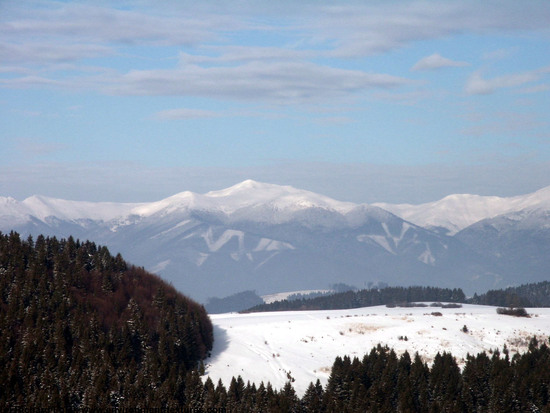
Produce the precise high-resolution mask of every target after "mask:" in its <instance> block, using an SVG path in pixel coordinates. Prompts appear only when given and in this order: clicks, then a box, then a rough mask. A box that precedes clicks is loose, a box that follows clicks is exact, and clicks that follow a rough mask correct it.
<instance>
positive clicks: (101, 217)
mask: <svg viewBox="0 0 550 413" xmlns="http://www.w3.org/2000/svg"><path fill="white" fill-rule="evenodd" d="M20 205H22V206H23V207H24V208H25V209H26V211H27V213H28V214H29V215H33V216H34V217H36V218H38V219H40V220H42V221H44V220H45V219H46V218H48V217H56V218H58V219H63V220H69V221H70V220H77V219H93V220H98V221H109V220H112V219H115V218H118V217H120V216H124V215H126V214H128V212H129V211H130V210H131V209H132V208H135V207H136V206H137V205H139V204H124V203H115V202H83V201H67V200H64V199H55V198H49V197H46V196H41V195H33V196H31V197H29V198H27V199H25V200H24V201H23V202H21V203H20Z"/></svg>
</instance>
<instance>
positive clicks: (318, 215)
mask: <svg viewBox="0 0 550 413" xmlns="http://www.w3.org/2000/svg"><path fill="white" fill-rule="evenodd" d="M549 216H550V187H548V188H544V189H541V190H540V191H537V192H535V193H532V194H528V195H523V196H518V197H511V198H500V197H482V196H477V195H450V196H447V197H445V198H443V199H442V200H440V201H436V202H433V203H427V204H422V205H391V204H373V205H367V204H355V203H351V202H341V201H337V200H334V199H331V198H329V197H327V196H324V195H320V194H316V193H313V192H310V191H305V190H301V189H296V188H294V187H291V186H281V185H274V184H268V183H261V182H256V181H253V180H246V181H244V182H241V183H239V184H237V185H234V186H232V187H229V188H226V189H222V190H217V191H211V192H207V193H205V194H197V193H193V192H189V191H186V192H181V193H179V194H176V195H173V196H171V197H168V198H165V199H163V200H160V201H157V202H150V203H133V204H132V203H129V204H118V203H108V202H100V203H94V202H77V201H67V200H59V199H54V198H48V197H44V196H33V197H30V198H27V199H25V200H24V201H22V202H19V201H16V200H14V199H13V198H0V231H3V232H8V231H11V230H16V231H18V232H19V233H21V234H24V235H37V234H40V233H42V234H45V235H55V236H58V237H68V236H69V235H72V236H74V237H77V238H81V239H90V240H93V241H95V242H98V243H101V244H103V245H106V246H108V247H109V249H110V250H112V251H115V252H121V253H122V254H123V255H124V256H125V257H127V259H128V260H130V261H131V262H133V263H134V264H136V265H141V266H144V267H145V268H147V269H148V270H151V271H153V272H157V273H158V274H159V275H161V276H162V277H163V278H165V279H166V280H168V281H170V282H172V284H173V285H174V286H175V287H176V288H178V289H179V290H181V291H182V292H184V293H186V294H188V295H190V296H192V297H193V298H195V299H197V300H202V301H204V300H205V299H206V298H208V297H211V296H226V295H230V294H233V293H236V292H239V291H243V290H250V289H255V290H257V292H258V293H261V294H267V293H273V292H279V291H284V290H286V291H292V290H304V289H325V288H327V287H329V286H330V285H331V284H335V283H346V284H351V285H355V286H357V287H365V286H368V285H370V283H375V282H377V281H384V282H386V283H390V284H401V285H428V284H429V285H436V286H442V287H461V288H463V289H464V290H465V291H466V292H467V293H473V292H475V291H477V292H482V291H484V290H486V289H489V288H496V287H502V286H507V285H513V284H518V283H525V282H534V281H540V280H542V279H546V277H547V268H548V264H549V262H548V259H547V257H548V256H550V254H549V252H550V225H549V224H550V221H549V218H548V217H549ZM510 246H513V250H511V247H510ZM510 256H512V257H513V258H514V261H513V265H512V264H511V263H510V260H509V259H508V258H506V257H510Z"/></svg>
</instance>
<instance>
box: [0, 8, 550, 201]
mask: <svg viewBox="0 0 550 413" xmlns="http://www.w3.org/2000/svg"><path fill="white" fill-rule="evenodd" d="M549 22H550V2H548V1H535V0H533V1H529V2H518V1H506V0H504V1H502V0H499V1H483V2H479V1H460V2H459V1H341V2H329V1H323V0H321V1H313V0H305V1H300V2H296V1H287V0H281V1H269V2H268V1H263V0H258V1H247V0H241V1H238V0H237V1H233V2H214V1H208V0H207V1H203V2H195V1H193V2H191V1H185V0H184V1H170V0H168V1H162V2H154V1H139V0H138V1H128V2H127V1H117V2H112V1H101V0H100V1H27V0H17V1H16V0H13V1H12V0H0V148H1V149H0V196H11V197H14V198H16V199H18V200H23V199H24V198H26V197H28V196H31V195H34V194H40V195H45V196H51V197H56V198H64V199H71V200H87V201H116V202H147V201H155V200H159V199H162V198H165V197H168V196H170V195H173V194H176V193H179V192H182V191H186V190H191V191H195V192H200V193H204V192H207V191H210V190H217V189H222V188H225V187H229V186H231V185H234V184H236V183H238V182H240V181H243V180H245V179H254V180H258V181H262V182H270V183H275V184H284V185H292V186H295V187H297V188H302V189H307V190H311V191H314V192H319V193H322V194H324V195H328V196H331V197H333V198H336V199H339V200H342V201H353V202H367V203H373V202H393V203H401V202H409V203H421V202H429V201H435V200H437V199H440V198H442V197H444V196H446V195H449V194H452V193H472V194H480V195H499V196H513V195H519V194H525V193H529V192H533V191H535V190H538V189H540V188H542V187H546V186H549V185H550V117H549V115H548V114H549V113H550V24H549Z"/></svg>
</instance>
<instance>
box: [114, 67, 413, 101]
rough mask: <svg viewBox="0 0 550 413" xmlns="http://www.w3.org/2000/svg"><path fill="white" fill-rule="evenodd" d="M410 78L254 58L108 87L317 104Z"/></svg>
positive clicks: (128, 77)
mask: <svg viewBox="0 0 550 413" xmlns="http://www.w3.org/2000/svg"><path fill="white" fill-rule="evenodd" d="M409 83H411V81H410V80H408V79H406V78H402V77H398V76H392V75H389V74H379V73H366V72H362V71H359V70H349V69H338V68H333V67H329V66H321V65H317V64H314V63H308V62H303V63H301V62H277V63H271V64H267V63H264V62H253V63H246V64H243V65H239V66H236V67H208V68H205V67H201V66H186V67H184V68H178V69H173V70H141V71H138V70H136V71H131V72H129V73H127V74H124V75H122V76H120V77H119V78H117V79H113V81H112V83H111V84H110V85H108V86H107V87H106V89H105V91H106V92H107V93H112V94H119V95H165V96H203V97H212V98H223V99H235V100H255V101H266V102H272V103H278V104H296V103H317V102H322V101H326V100H329V99H335V98H346V97H349V96H350V95H353V94H354V93H358V92H361V91H364V90H368V89H373V88H383V89H385V88H393V87H397V86H401V85H406V84H409Z"/></svg>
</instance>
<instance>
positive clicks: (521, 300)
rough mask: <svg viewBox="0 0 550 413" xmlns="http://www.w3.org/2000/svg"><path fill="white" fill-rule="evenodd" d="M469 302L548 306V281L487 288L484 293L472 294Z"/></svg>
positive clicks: (549, 297) (515, 305) (508, 305)
mask: <svg viewBox="0 0 550 413" xmlns="http://www.w3.org/2000/svg"><path fill="white" fill-rule="evenodd" d="M469 302H471V303H472V304H483V305H494V306H505V307H510V306H513V307H520V306H522V307H550V281H542V282H539V283H531V284H523V285H520V286H518V287H509V288H506V289H504V290H489V291H487V292H486V293H484V294H480V295H477V294H476V295H474V297H472V299H471V300H469Z"/></svg>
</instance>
